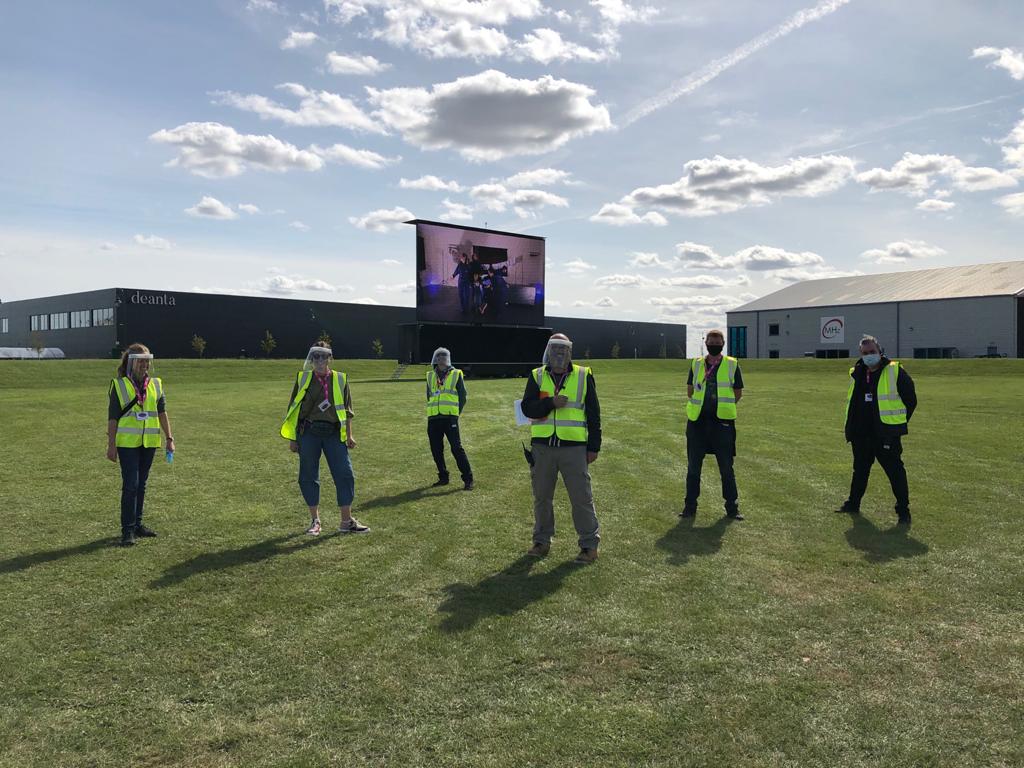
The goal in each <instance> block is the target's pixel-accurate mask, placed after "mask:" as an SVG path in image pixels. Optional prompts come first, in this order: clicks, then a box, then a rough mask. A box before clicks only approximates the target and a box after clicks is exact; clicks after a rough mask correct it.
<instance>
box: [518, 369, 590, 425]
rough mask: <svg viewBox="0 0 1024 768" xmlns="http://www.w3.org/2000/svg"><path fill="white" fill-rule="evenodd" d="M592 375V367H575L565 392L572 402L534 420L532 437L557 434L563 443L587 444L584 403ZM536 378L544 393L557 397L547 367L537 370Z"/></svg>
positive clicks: (570, 374)
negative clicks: (588, 377)
mask: <svg viewBox="0 0 1024 768" xmlns="http://www.w3.org/2000/svg"><path fill="white" fill-rule="evenodd" d="M589 375H590V369H589V368H584V367H583V366H582V365H573V367H572V371H571V372H570V373H569V375H568V376H567V377H566V379H565V384H564V385H563V386H562V392H561V393H562V394H565V395H567V396H568V397H569V402H568V403H566V406H565V408H555V409H553V410H552V411H551V412H550V413H549V414H548V415H547V417H546V418H544V419H537V420H534V421H533V423H532V425H531V426H530V435H531V436H532V437H551V436H552V435H556V436H557V437H558V439H559V440H571V441H572V442H575V443H585V442H586V441H587V414H586V411H585V409H584V405H583V404H584V402H585V400H586V397H587V376H589ZM533 378H534V380H535V381H536V382H537V386H538V387H540V390H541V391H542V392H547V393H548V394H550V395H552V396H554V394H555V382H554V379H552V378H551V374H550V373H549V372H548V370H547V369H546V368H544V367H543V366H542V367H540V368H536V369H534V371H533Z"/></svg>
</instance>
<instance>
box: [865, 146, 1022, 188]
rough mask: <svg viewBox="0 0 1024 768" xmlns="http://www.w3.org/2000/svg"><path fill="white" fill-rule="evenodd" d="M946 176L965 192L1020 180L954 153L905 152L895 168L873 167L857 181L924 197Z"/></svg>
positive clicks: (1010, 185) (1014, 183)
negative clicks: (965, 163) (938, 177)
mask: <svg viewBox="0 0 1024 768" xmlns="http://www.w3.org/2000/svg"><path fill="white" fill-rule="evenodd" d="M937 176H943V177H945V178H947V179H949V180H950V181H951V183H952V184H953V186H954V187H956V188H957V189H959V190H962V191H965V192H979V191H983V190H989V189H1000V188H1004V187H1014V186H1016V185H1017V180H1016V179H1015V178H1014V177H1013V176H1011V175H1010V174H1008V173H1004V172H1003V171H999V170H996V169H995V168H985V167H971V166H968V165H964V163H963V161H962V160H960V159H959V158H958V157H955V156H954V155H918V154H915V153H913V152H906V153H904V155H903V157H902V158H901V159H900V160H898V161H897V162H896V164H895V165H893V167H892V168H890V169H888V170H886V169H885V168H872V169H871V170H869V171H864V172H863V173H859V174H857V181H859V182H860V183H862V184H866V185H868V186H869V187H871V189H872V191H880V190H888V189H893V190H897V191H900V192H903V193H905V194H908V195H913V196H923V195H924V194H925V192H927V190H928V189H929V188H930V187H931V186H932V184H934V182H935V177H937Z"/></svg>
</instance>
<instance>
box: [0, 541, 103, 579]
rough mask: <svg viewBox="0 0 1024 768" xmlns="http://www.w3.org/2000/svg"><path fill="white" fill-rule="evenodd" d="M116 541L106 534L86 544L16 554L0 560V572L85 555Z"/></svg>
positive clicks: (18, 569) (24, 568)
mask: <svg viewBox="0 0 1024 768" xmlns="http://www.w3.org/2000/svg"><path fill="white" fill-rule="evenodd" d="M117 543H118V539H117V537H115V536H106V537H104V538H102V539H96V540H95V541H90V542H88V543H86V544H78V545H77V546H74V547H63V548H62V549H47V550H43V551H42V552H33V553H31V554H28V555H17V556H15V557H12V558H9V559H7V560H0V573H17V572H18V571H24V570H26V569H28V568H31V567H32V566H34V565H42V564H43V563H52V562H53V561H55V560H63V559H64V558H65V557H74V556H75V555H87V554H89V553H90V552H95V551H96V550H98V549H106V548H107V547H113V546H114V545H115V544H117Z"/></svg>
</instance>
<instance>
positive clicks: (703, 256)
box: [676, 240, 735, 269]
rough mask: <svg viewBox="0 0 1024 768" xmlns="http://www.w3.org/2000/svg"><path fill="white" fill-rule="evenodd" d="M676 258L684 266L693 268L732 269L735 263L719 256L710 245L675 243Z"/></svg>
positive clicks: (688, 242)
mask: <svg viewBox="0 0 1024 768" xmlns="http://www.w3.org/2000/svg"><path fill="white" fill-rule="evenodd" d="M676 258H677V260H678V261H679V262H680V263H681V264H682V266H684V267H689V268H694V269H732V268H733V267H734V266H735V264H733V263H731V262H730V261H728V260H727V259H725V258H723V257H722V256H719V255H718V254H717V253H716V252H715V249H714V248H712V247H711V246H710V245H702V244H701V243H691V242H690V241H689V240H687V241H686V242H682V243H676Z"/></svg>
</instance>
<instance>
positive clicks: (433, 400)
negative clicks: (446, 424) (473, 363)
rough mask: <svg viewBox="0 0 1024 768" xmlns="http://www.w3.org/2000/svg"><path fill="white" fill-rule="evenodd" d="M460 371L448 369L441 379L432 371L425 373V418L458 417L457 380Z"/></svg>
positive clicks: (460, 373)
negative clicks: (427, 392)
mask: <svg viewBox="0 0 1024 768" xmlns="http://www.w3.org/2000/svg"><path fill="white" fill-rule="evenodd" d="M461 378H462V371H460V370H459V369H458V368H449V369H448V373H446V374H445V377H444V378H443V379H441V378H439V377H438V375H437V372H436V371H434V370H433V369H431V370H429V371H427V389H428V390H430V394H429V395H428V396H427V417H428V418H429V417H431V416H458V415H459V390H458V383H459V379H461Z"/></svg>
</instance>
